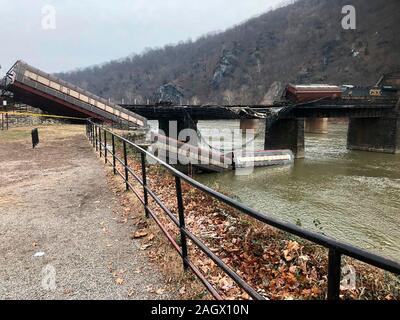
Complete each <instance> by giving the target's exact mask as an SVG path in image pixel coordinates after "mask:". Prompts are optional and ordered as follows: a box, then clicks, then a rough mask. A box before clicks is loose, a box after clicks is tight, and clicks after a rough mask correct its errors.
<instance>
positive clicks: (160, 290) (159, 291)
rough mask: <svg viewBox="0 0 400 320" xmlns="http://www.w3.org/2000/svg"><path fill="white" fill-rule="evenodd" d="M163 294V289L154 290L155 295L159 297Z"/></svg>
mask: <svg viewBox="0 0 400 320" xmlns="http://www.w3.org/2000/svg"><path fill="white" fill-rule="evenodd" d="M164 292H165V290H164V289H157V290H156V293H157V294H158V295H159V296H161V295H163V294H164Z"/></svg>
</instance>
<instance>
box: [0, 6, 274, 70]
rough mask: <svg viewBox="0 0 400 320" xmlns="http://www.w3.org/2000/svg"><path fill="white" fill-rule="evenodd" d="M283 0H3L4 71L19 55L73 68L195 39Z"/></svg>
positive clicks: (0, 60) (0, 55)
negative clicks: (148, 48)
mask: <svg viewBox="0 0 400 320" xmlns="http://www.w3.org/2000/svg"><path fill="white" fill-rule="evenodd" d="M281 2H282V0H107V1H106V0H81V1H79V0H47V1H46V0H45V1H42V0H34V1H33V0H0V13H1V17H0V19H1V20H0V21H1V26H0V30H1V46H0V48H1V49H0V65H1V66H2V70H1V74H3V73H4V72H6V71H7V70H8V69H9V68H10V67H11V66H12V64H13V63H14V62H15V61H16V60H18V59H22V60H25V61H26V62H28V63H30V64H32V65H34V66H36V67H38V68H39V69H43V70H44V71H46V72H58V71H68V70H71V69H75V68H78V67H85V66H90V65H94V64H98V63H102V62H106V61H109V60H112V59H118V58H121V57H124V56H127V55H129V54H131V53H140V52H142V51H143V50H144V49H145V48H147V47H159V46H163V45H165V44H169V43H177V42H179V41H182V40H187V39H189V38H191V39H193V40H195V39H196V38H198V37H199V36H201V35H203V34H206V33H208V32H212V31H217V30H224V29H226V28H228V27H230V26H232V25H235V24H237V23H240V22H242V21H244V20H246V19H248V18H250V17H253V16H255V15H258V14H261V13H263V12H266V11H268V10H269V9H270V8H271V7H274V6H276V5H277V4H279V3H281ZM49 5H50V7H49ZM53 8H54V10H53ZM53 12H54V15H53ZM53 17H54V18H55V19H53ZM54 27H55V29H54Z"/></svg>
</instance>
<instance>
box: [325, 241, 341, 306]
mask: <svg viewBox="0 0 400 320" xmlns="http://www.w3.org/2000/svg"><path fill="white" fill-rule="evenodd" d="M341 273H342V256H341V254H340V253H339V252H338V251H337V250H336V249H333V248H331V249H329V260H328V300H339V299H340V280H341Z"/></svg>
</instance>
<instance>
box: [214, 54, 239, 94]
mask: <svg viewBox="0 0 400 320" xmlns="http://www.w3.org/2000/svg"><path fill="white" fill-rule="evenodd" d="M235 62H236V57H235V55H234V54H233V53H232V52H231V51H229V50H223V52H222V56H221V58H220V60H219V63H218V65H217V66H216V68H215V70H214V74H213V78H212V81H211V84H212V86H213V87H214V88H219V86H220V84H221V83H222V81H223V80H224V78H226V77H228V76H229V75H232V74H233V72H234V70H235Z"/></svg>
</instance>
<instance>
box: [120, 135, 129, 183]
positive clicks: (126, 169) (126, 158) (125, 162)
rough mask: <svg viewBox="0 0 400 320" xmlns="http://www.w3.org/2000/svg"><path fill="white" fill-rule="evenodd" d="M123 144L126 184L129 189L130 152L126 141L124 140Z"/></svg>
mask: <svg viewBox="0 0 400 320" xmlns="http://www.w3.org/2000/svg"><path fill="white" fill-rule="evenodd" d="M122 144H123V149H124V167H125V186H126V191H129V184H128V181H129V176H128V154H127V150H126V141H125V140H123V141H122Z"/></svg>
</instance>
